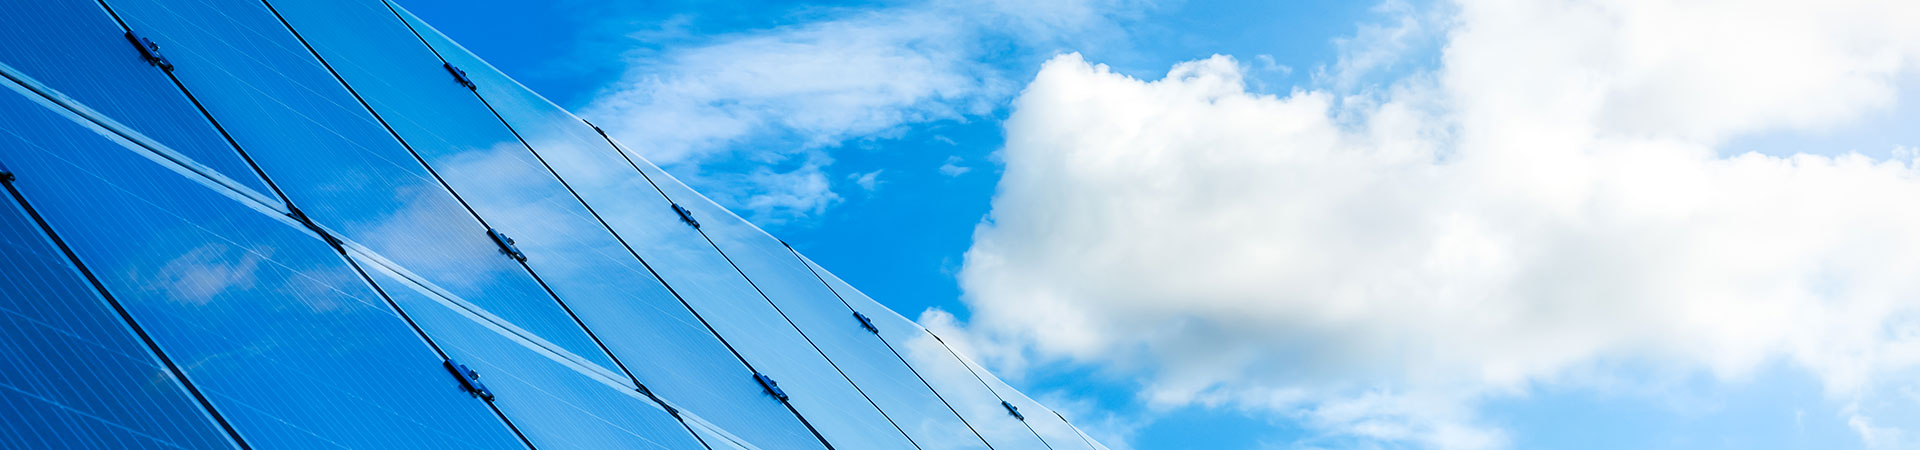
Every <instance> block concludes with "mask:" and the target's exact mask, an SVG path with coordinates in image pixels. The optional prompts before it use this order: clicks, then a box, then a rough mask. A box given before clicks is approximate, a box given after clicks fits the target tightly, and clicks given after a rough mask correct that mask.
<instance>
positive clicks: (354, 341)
mask: <svg viewBox="0 0 1920 450" xmlns="http://www.w3.org/2000/svg"><path fill="white" fill-rule="evenodd" d="M140 152H144V151H143V150H135V149H130V148H128V147H126V146H124V143H122V142H116V141H109V140H107V139H105V138H103V137H102V132H100V131H97V130H93V129H88V128H86V127H84V126H83V125H81V124H79V123H77V122H74V121H72V120H70V119H69V118H68V117H65V116H63V115H61V114H58V113H56V112H55V111H53V110H49V109H45V108H42V107H40V106H39V104H37V103H34V102H31V101H29V99H27V98H26V97H22V96H20V95H15V94H14V93H8V92H0V161H4V162H5V163H6V165H7V167H9V168H10V169H12V170H13V172H14V173H15V174H16V175H17V176H18V180H17V181H15V182H14V185H15V186H16V187H17V188H18V189H19V191H20V192H21V194H22V195H23V196H24V197H25V198H26V199H27V202H28V203H29V204H30V205H31V206H32V207H33V208H34V210H35V211H37V212H38V213H39V214H40V215H41V216H42V217H44V218H45V220H46V221H47V223H48V224H49V225H50V226H51V228H52V229H53V233H54V235H55V236H56V237H57V238H59V239H61V240H62V242H65V243H67V244H68V246H69V247H70V248H71V249H72V251H73V253H74V254H75V255H76V256H77V258H78V259H79V261H80V263H81V266H82V267H83V268H84V269H86V270H87V271H89V272H90V273H92V274H94V275H95V276H96V277H97V278H98V279H99V281H100V283H101V284H102V285H104V286H105V288H106V290H107V292H108V295H110V296H111V297H112V298H113V299H114V300H116V301H117V302H118V304H119V305H120V306H122V307H123V308H125V310H126V311H127V313H128V314H129V315H130V316H131V317H132V318H133V320H134V321H135V322H136V323H138V324H139V326H140V327H141V329H142V330H144V331H145V332H146V333H147V334H148V336H150V337H151V338H152V339H153V341H154V342H155V343H156V344H158V346H159V348H160V350H161V352H162V353H163V354H165V355H166V356H167V357H168V358H170V359H171V360H172V361H175V362H176V363H177V365H178V366H179V367H180V368H181V370H182V371H183V372H184V374H185V376H186V382H187V383H189V384H191V385H193V386H195V387H196V388H198V389H199V390H200V392H202V393H204V394H206V396H207V398H208V400H209V402H210V403H211V404H212V405H213V407H214V408H215V410H217V411H219V413H220V415H221V417H224V418H225V419H227V420H228V422H229V423H231V424H233V425H234V427H235V428H236V429H237V430H238V431H239V434H240V436H241V439H242V440H244V441H246V442H247V443H248V444H249V445H251V446H252V447H254V448H322V447H346V448H376V447H378V448H417V449H429V448H433V449H437V448H445V447H448V446H456V447H462V448H495V449H507V448H516V447H518V446H519V443H518V442H517V440H516V439H515V438H513V437H512V435H511V434H510V433H508V431H507V429H506V428H505V427H504V426H502V424H501V423H500V421H499V420H498V419H496V418H495V417H493V416H492V415H491V414H489V413H488V412H487V410H486V408H485V406H484V405H482V404H481V403H478V402H476V401H473V400H472V399H469V398H466V396H465V395H464V394H462V393H461V392H460V391H459V389H458V384H457V383H456V381H455V380H454V379H453V378H452V377H451V376H450V375H449V374H447V373H446V371H445V370H444V369H442V368H441V366H440V361H439V359H438V358H436V357H435V355H434V354H433V353H432V352H431V351H429V349H428V348H427V347H426V346H424V345H422V343H421V341H420V339H419V338H418V337H417V335H415V334H414V333H413V332H412V330H411V329H410V328H409V327H408V326H407V325H406V324H405V322H403V321H401V319H400V318H399V317H398V316H396V315H395V314H394V312H393V311H392V309H391V308H389V307H388V305H387V304H386V303H385V301H384V300H382V299H381V298H380V297H379V296H377V295H376V294H375V293H374V292H373V291H371V290H370V289H369V288H368V287H367V285H366V284H365V283H364V281H363V280H362V279H361V278H360V277H359V276H358V275H357V274H356V273H355V272H354V271H353V270H352V269H351V268H350V267H349V266H347V264H346V262H345V260H344V259H343V258H342V257H341V256H340V255H339V254H338V253H336V252H334V251H333V250H332V249H331V248H330V247H328V246H327V245H326V244H325V243H323V242H322V241H320V240H319V239H318V238H317V237H315V236H314V235H311V234H308V233H306V232H305V231H304V230H302V229H300V228H297V227H296V226H295V225H292V224H291V223H289V222H288V221H284V220H281V219H280V218H278V217H276V215H274V213H271V212H269V211H268V210H264V209H258V208H253V207H248V206H246V205H245V204H243V203H240V202H238V201H236V197H233V196H230V195H223V193H221V192H217V191H214V190H212V189H210V188H209V186H210V185H208V184H203V183H200V182H195V181H194V180H191V179H189V178H188V177H186V176H183V174H182V171H181V170H179V169H177V168H170V167H164V166H162V165H161V164H159V163H156V162H155V161H154V160H153V159H151V158H147V157H143V154H142V153H140ZM170 169H171V170H170Z"/></svg>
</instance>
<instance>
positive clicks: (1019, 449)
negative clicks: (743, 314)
mask: <svg viewBox="0 0 1920 450" xmlns="http://www.w3.org/2000/svg"><path fill="white" fill-rule="evenodd" d="M801 260H803V261H805V262H806V263H807V267H809V268H811V269H813V270H814V271H815V273H817V274H818V275H819V276H820V278H822V279H824V280H826V282H827V287H830V288H832V289H833V291H834V293H836V294H839V295H840V298H841V299H843V300H846V302H847V306H848V307H851V308H853V310H855V311H859V312H860V313H862V314H866V315H867V318H868V319H870V320H873V326H874V328H875V329H878V330H880V337H881V338H882V339H884V340H885V341H886V342H887V345H889V346H891V347H892V348H893V351H894V352H896V353H897V354H898V355H899V356H900V358H902V359H905V360H906V361H907V364H908V365H909V366H912V367H913V370H914V373H915V374H916V375H918V376H919V377H920V378H921V379H922V380H925V381H926V383H927V384H928V385H930V386H933V389H934V391H935V392H937V393H939V395H940V398H941V399H942V400H945V401H946V403H947V405H948V406H951V407H953V409H954V410H955V411H957V412H959V413H960V417H962V418H964V419H966V422H967V426H970V427H972V428H973V431H974V432H975V433H978V434H979V435H980V437H982V438H985V439H986V441H987V443H988V444H991V445H993V448H994V449H995V450H1045V449H1047V444H1046V443H1044V442H1041V441H1040V437H1039V436H1038V435H1035V434H1034V433H1033V430H1032V429H1029V428H1027V425H1026V424H1025V423H1022V422H1021V421H1020V420H1018V419H1014V418H1013V415H1011V414H1007V409H1006V407H1004V406H1001V405H1000V396H999V395H997V394H995V393H994V392H993V390H992V389H989V388H988V387H987V385H986V382H984V381H981V379H980V378H978V377H976V376H974V374H973V371H972V370H971V369H968V368H967V366H966V364H964V363H961V362H960V360H959V359H957V358H956V357H954V354H953V353H952V352H950V351H948V350H947V346H946V344H944V343H941V342H940V341H939V340H937V339H935V338H934V337H933V334H932V333H928V332H927V330H926V329H925V328H921V327H920V324H917V323H914V322H913V321H912V320H908V319H907V318H906V317H903V316H901V315H900V314H898V313H895V312H894V311H893V310H892V309H889V308H887V307H886V306H882V305H881V304H880V303H879V302H875V301H874V300H873V299H872V298H871V297H867V295H866V294H864V293H861V292H860V290H859V289H854V288H853V286H852V285H849V284H847V282H845V281H842V280H840V277H838V276H835V275H834V274H833V273H832V272H828V271H827V270H826V269H825V268H822V267H820V265H819V264H817V263H814V262H813V261H812V260H810V259H807V258H806V257H805V256H801Z"/></svg>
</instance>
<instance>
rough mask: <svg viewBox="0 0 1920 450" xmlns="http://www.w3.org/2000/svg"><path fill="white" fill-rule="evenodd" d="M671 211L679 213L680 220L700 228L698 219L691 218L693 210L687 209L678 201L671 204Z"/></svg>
mask: <svg viewBox="0 0 1920 450" xmlns="http://www.w3.org/2000/svg"><path fill="white" fill-rule="evenodd" d="M673 213H674V214H679V215H680V221H681V222H686V223H687V225H691V226H693V227H694V228H700V221H698V220H693V211H688V210H687V208H685V207H682V206H680V204H679V203H674V204H673Z"/></svg>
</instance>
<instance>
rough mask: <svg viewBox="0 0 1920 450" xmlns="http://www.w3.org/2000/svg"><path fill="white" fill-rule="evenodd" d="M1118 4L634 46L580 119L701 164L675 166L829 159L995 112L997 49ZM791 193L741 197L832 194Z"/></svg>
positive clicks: (1076, 1)
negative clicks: (859, 145)
mask: <svg viewBox="0 0 1920 450" xmlns="http://www.w3.org/2000/svg"><path fill="white" fill-rule="evenodd" d="M1120 1H1122V0H1056V1H1039V2H1028V1H1019V2H1014V1H1003V0H937V1H929V2H921V3H911V4H904V5H900V6H895V7H889V8H879V9H870V10H854V11H848V12H843V13H839V14H837V15H834V16H833V17H831V18H828V19H825V20H821V21H816V22H809V23H801V24H796V25H791V26H785V27H779V28H774V29H769V30H761V31H755V32H749V33H743V34H739V35H734V36H727V37H723V38H719V39H716V40H714V41H713V42H710V43H707V44H705V45H698V46H692V47H686V48H676V49H669V50H667V51H664V52H635V53H633V55H632V56H631V57H630V60H629V62H628V65H629V68H628V70H627V73H626V74H625V75H624V76H623V77H622V79H621V80H620V81H618V82H615V83H613V84H612V85H611V86H608V87H606V88H605V89H604V90H603V92H601V93H600V94H598V95H596V96H595V98H594V100H593V101H592V102H591V103H590V104H589V105H588V106H587V107H586V108H585V109H584V112H583V114H582V115H583V116H586V117H588V118H590V119H592V120H593V121H594V122H595V123H596V124H599V125H600V126H601V127H603V128H605V129H607V130H608V131H609V132H611V133H613V134H614V135H615V136H616V137H618V138H620V139H621V141H622V142H624V143H626V144H628V145H629V146H630V147H632V148H634V149H635V150H636V151H639V152H641V153H642V154H643V155H644V156H646V157H647V158H648V159H649V160H651V161H653V162H654V163H656V164H661V165H663V166H668V167H669V168H676V167H675V166H691V167H692V169H689V170H675V171H676V172H690V173H691V172H700V170H698V169H699V168H700V166H703V165H705V164H708V163H712V162H718V161H739V160H742V159H745V160H749V161H763V160H776V161H777V160H786V159H788V158H790V157H800V158H813V157H816V156H825V155H824V154H821V153H819V152H817V151H816V150H818V149H820V148H824V147H831V146H834V145H838V144H840V143H842V142H845V141H848V140H851V139H861V138H870V137H885V136H889V135H893V134H897V133H898V132H899V131H900V129H901V127H902V126H904V125H909V124H915V123H923V122H930V121H939V120H963V119H966V118H969V117H975V116H978V115H981V114H985V113H988V112H991V111H992V110H993V109H994V108H996V107H997V106H998V105H1000V104H1002V102H1003V101H1004V100H1005V99H1006V98H1007V97H1009V96H1011V95H1012V94H1013V93H1014V87H1015V86H1014V83H1012V82H1010V81H1009V80H1008V78H1007V75H1006V74H1004V73H1002V72H1001V70H1002V69H1000V68H999V67H998V66H996V65H995V62H994V61H992V59H993V58H995V57H996V56H995V55H994V52H1000V51H1005V50H1006V48H1005V47H1006V46H1015V47H1019V46H1031V45H1045V43H1049V42H1058V41H1060V40H1062V39H1068V37H1069V36H1071V35H1074V34H1077V33H1080V32H1083V31H1087V30H1090V29H1095V28H1099V27H1102V26H1104V24H1105V23H1106V16H1105V14H1107V9H1108V7H1111V6H1114V5H1117V4H1118V3H1119V2H1120ZM1002 42H1010V43H1007V44H1000V43H1002ZM829 162H830V160H826V161H808V162H807V163H805V164H801V165H800V168H797V169H794V168H787V169H783V171H784V172H793V173H791V174H790V175H792V176H796V177H806V176H811V175H808V174H804V173H798V172H801V171H821V170H824V167H825V166H826V165H827V164H828V163H829ZM768 170H772V169H768ZM822 176H824V175H822ZM688 181H689V182H690V183H693V184H695V185H696V186H697V187H701V188H706V189H712V188H715V187H719V186H724V185H723V184H722V183H718V182H711V183H709V182H705V181H707V180H701V179H697V178H695V179H690V180H688ZM782 187H783V186H782V185H778V184H776V185H758V186H750V187H749V188H750V189H751V190H753V191H754V192H751V193H748V195H746V196H744V197H741V198H739V199H738V201H737V202H736V203H738V204H747V203H762V204H776V203H778V204H784V203H787V202H790V201H795V200H808V199H811V200H815V201H830V200H831V199H832V198H834V197H831V196H823V195H812V194H808V193H794V192H784V191H781V188H782ZM828 193H831V192H830V191H828ZM759 196H772V197H780V198H775V199H761V198H758V197H759ZM723 200H725V199H723ZM828 204H829V203H815V204H808V205H801V204H793V205H788V206H791V207H790V208H782V209H777V210H770V212H771V213H778V214H774V215H773V216H770V217H761V216H758V215H756V217H755V218H759V219H770V220H772V221H779V220H784V219H787V218H791V217H793V216H797V215H804V214H805V213H808V212H815V213H817V212H818V211H820V210H823V209H824V208H825V207H826V206H828ZM729 206H739V205H737V204H736V205H729Z"/></svg>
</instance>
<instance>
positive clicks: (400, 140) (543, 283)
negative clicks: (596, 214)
mask: <svg viewBox="0 0 1920 450" xmlns="http://www.w3.org/2000/svg"><path fill="white" fill-rule="evenodd" d="M261 4H262V5H264V6H266V8H267V11H269V12H271V13H273V16H274V18H275V19H278V20H279V21H280V23H281V25H283V26H285V27H286V29H287V32H288V33H291V34H292V35H293V37H294V39H295V40H298V41H300V45H301V46H303V47H305V48H306V49H307V52H308V53H309V54H311V55H312V56H313V58H314V60H315V61H317V62H319V63H320V66H321V67H324V68H326V69H327V73H328V74H329V75H331V76H333V78H334V80H335V81H336V82H338V83H340V86H341V87H342V88H343V89H346V91H347V93H348V94H350V95H352V96H353V98H354V100H355V101H357V102H359V103H360V106H361V107H362V108H364V109H365V110H366V111H367V113H368V114H369V115H371V116H373V119H374V121H375V122H379V123H380V126H381V127H382V128H384V129H386V130H387V133H388V134H389V135H390V136H392V137H393V139H394V140H395V141H396V142H398V143H399V144H400V146H401V147H403V148H406V149H407V153H408V154H409V155H411V156H413V158H414V160H415V161H416V162H418V163H419V164H420V166H421V167H423V168H425V169H426V171H427V173H428V174H430V175H432V176H433V178H434V180H435V181H437V182H439V184H440V186H441V188H442V189H445V190H446V192H447V193H448V195H451V196H453V198H454V200H455V201H457V202H459V203H460V206H461V207H462V208H465V209H466V210H467V213H468V214H469V215H471V216H472V217H473V218H474V220H476V221H478V222H480V225H481V226H482V227H484V228H487V229H489V230H492V229H493V227H492V226H491V225H489V224H487V220H486V218H484V217H481V216H480V213H479V212H478V211H475V210H474V209H473V206H472V205H469V204H467V201H466V199H464V198H462V197H461V196H460V193H458V192H454V191H453V188H452V186H451V185H448V184H447V181H446V179H444V178H441V176H440V174H439V172H436V171H434V169H433V166H431V165H429V164H427V162H426V160H425V159H422V158H421V157H420V154H419V153H418V152H416V151H414V149H413V146H412V145H410V144H408V143H407V141H406V139H403V138H401V137H400V133H399V132H398V131H396V130H394V129H393V126H392V125H389V124H388V123H387V121H386V119H385V118H383V117H381V116H380V113H379V112H378V111H374V109H373V105H371V104H369V103H367V100H366V99H365V98H363V97H361V96H360V93H359V91H357V90H355V89H354V88H353V85H351V84H348V83H347V80H346V78H343V77H341V76H340V73H339V72H338V71H336V70H334V68H333V65H332V64H330V63H328V62H327V60H326V58H324V57H322V56H320V52H319V50H318V49H315V48H313V45H312V44H310V43H308V42H307V40H306V38H305V37H302V36H301V35H300V31H299V30H296V29H294V28H293V23H292V22H288V21H287V19H286V17H284V16H282V15H281V14H280V11H279V10H277V9H275V8H274V7H273V4H272V3H271V2H268V1H266V0H261ZM516 262H517V263H518V264H519V265H520V268H521V270H524V271H525V272H526V273H527V275H528V276H529V277H532V278H533V280H534V282H535V283H538V284H539V285H540V289H541V290H543V291H545V292H546V293H547V297H548V298H550V299H552V300H553V301H554V303H555V304H557V305H559V306H560V309H561V310H563V311H565V312H566V313H567V317H568V318H569V319H572V320H573V322H574V324H575V325H576V326H578V327H579V328H580V329H581V330H582V332H584V333H586V335H587V336H588V337H589V338H591V339H593V341H594V343H595V344H596V345H598V346H599V347H600V351H601V353H603V354H605V355H606V356H607V358H608V359H609V360H611V361H613V363H614V365H615V366H617V367H619V368H620V370H621V371H622V372H626V371H627V368H626V365H625V364H624V363H622V362H621V361H620V359H619V358H618V357H616V356H614V355H613V353H612V352H609V351H607V349H606V345H605V344H602V343H600V339H599V337H597V336H594V335H593V331H592V330H590V329H587V327H586V324H585V323H583V322H581V321H580V317H579V316H578V315H576V314H574V312H573V309H572V308H570V307H568V306H567V303H566V301H565V300H562V299H560V297H559V296H558V295H557V294H555V293H554V292H553V289H552V288H551V287H549V286H547V282H546V281H545V280H542V279H541V278H540V275H539V274H538V273H534V272H533V269H532V268H531V267H528V266H527V264H526V261H525V260H518V259H517V260H516ZM563 351H564V350H563ZM628 377H629V378H631V377H632V375H631V374H630V373H629V374H628ZM635 383H636V385H637V383H638V382H637V381H636V382H635Z"/></svg>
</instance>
